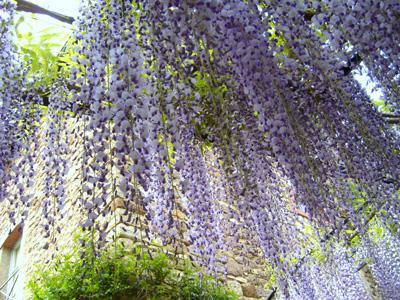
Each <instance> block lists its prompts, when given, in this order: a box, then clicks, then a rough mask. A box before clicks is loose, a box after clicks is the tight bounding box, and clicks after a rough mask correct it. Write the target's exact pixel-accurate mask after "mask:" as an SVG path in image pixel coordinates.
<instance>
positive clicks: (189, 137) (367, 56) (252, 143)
mask: <svg viewBox="0 0 400 300" xmlns="http://www.w3.org/2000/svg"><path fill="white" fill-rule="evenodd" d="M14 12H15V4H14V2H13V1H11V0H0V32H1V36H0V105H1V106H0V117H1V118H0V199H1V200H4V199H12V200H9V201H10V206H9V207H10V218H11V219H12V220H13V219H15V218H16V214H17V212H18V213H19V214H21V215H22V216H25V215H26V214H27V213H28V208H29V206H30V201H31V195H28V194H27V192H26V190H27V189H28V187H29V186H30V184H31V182H32V178H33V176H34V173H35V171H36V170H34V169H33V168H32V167H30V166H31V165H32V163H30V162H31V161H32V160H33V156H34V155H37V154H35V153H32V151H31V148H30V147H32V144H34V143H35V138H34V137H35V132H36V131H37V130H38V129H39V126H38V124H40V122H42V121H41V120H43V119H41V114H42V111H41V110H40V108H39V105H38V104H39V103H40V102H41V99H39V96H38V95H39V94H40V93H38V92H37V90H34V84H33V82H34V80H35V78H28V77H27V76H26V72H27V69H28V68H29V66H24V65H22V64H21V62H20V61H19V58H18V54H17V53H18V52H17V48H16V46H14V44H13V28H12V26H13V16H14ZM399 18H400V3H399V2H398V1H396V0H387V1H378V0H368V1H365V0H363V1H356V0H353V1H350V0H348V1H345V0H335V1H314V0H304V1H299V0H286V1H274V0H271V1H252V0H249V1H239V0H229V1H228V0H227V1H222V0H205V1H197V0H190V1H172V0H171V1H167V0H165V1H136V2H135V1H128V0H94V1H88V3H87V4H86V5H83V6H82V9H81V16H80V17H79V18H78V20H76V22H75V26H76V29H75V32H74V35H73V38H74V43H73V45H74V46H73V47H74V51H75V55H74V56H73V57H72V60H73V62H72V63H71V65H70V69H69V72H70V74H69V75H70V76H69V78H61V77H60V78H59V79H58V80H57V82H54V84H53V85H52V86H51V88H50V98H49V103H50V104H49V108H48V112H47V117H46V122H47V123H48V126H47V127H46V128H47V129H46V132H45V138H46V141H47V147H46V149H45V150H44V152H43V153H41V155H42V156H43V158H44V160H45V161H46V168H48V172H49V173H51V172H52V170H53V173H54V174H53V173H52V174H53V176H51V177H49V179H48V180H47V181H46V184H45V187H44V190H45V193H46V195H48V199H49V201H48V203H43V214H44V219H45V223H46V224H45V228H46V230H47V231H48V230H49V228H50V227H51V226H50V225H51V224H52V222H54V219H55V218H58V217H59V211H61V210H62V207H63V205H64V199H65V195H64V188H63V182H64V180H65V175H66V173H67V170H68V166H67V164H66V162H65V160H64V156H65V153H66V151H67V150H66V141H65V139H68V137H65V136H64V135H65V130H64V129H65V128H66V126H68V122H70V121H69V119H71V118H73V119H74V120H80V122H82V123H83V125H82V126H83V127H84V130H83V131H84V134H83V136H79V138H80V139H82V142H83V144H84V148H85V157H84V158H83V159H82V160H83V166H82V195H81V197H80V199H78V200H79V201H81V203H82V209H83V210H84V211H85V212H86V215H87V220H86V222H85V223H84V224H82V227H83V228H93V227H95V228H96V229H97V230H98V231H99V233H100V239H101V238H102V236H103V234H102V233H103V232H105V231H106V229H107V228H106V227H107V226H97V227H96V218H97V216H98V215H99V214H100V212H102V213H103V214H105V213H107V209H105V207H106V206H107V201H108V200H109V199H110V197H116V195H117V194H118V196H119V197H121V198H122V199H124V201H125V206H126V214H127V215H132V216H133V215H134V214H135V211H136V210H138V209H139V207H140V209H144V211H145V214H146V219H147V222H148V224H149V225H150V227H149V228H150V229H151V230H150V233H149V234H156V235H159V236H161V237H162V240H163V242H164V243H165V244H172V245H174V244H176V243H178V241H179V240H180V239H181V236H180V235H181V230H180V224H179V223H178V222H177V221H176V219H175V218H174V213H175V211H176V208H177V201H178V200H177V199H184V200H185V201H184V205H185V209H186V213H187V215H188V222H189V225H190V226H189V227H190V240H191V243H192V247H193V251H194V253H196V254H199V257H201V259H200V260H202V261H200V263H204V264H206V265H208V266H209V267H210V269H211V271H218V270H217V263H216V261H217V260H218V257H219V253H221V251H224V250H226V249H227V248H229V247H230V245H231V244H233V243H234V241H235V240H239V239H240V238H241V236H240V234H241V233H242V232H243V230H247V231H250V232H251V234H250V238H254V241H256V243H257V245H259V247H260V248H261V249H262V250H263V252H264V255H265V257H266V258H267V259H268V261H269V262H270V263H271V264H272V265H273V266H274V268H276V269H277V270H278V272H279V274H281V275H280V286H281V289H282V297H284V296H286V297H289V298H290V299H297V298H298V299H339V298H340V299H365V298H366V297H367V296H366V295H367V290H366V288H365V287H364V286H363V284H362V282H361V281H360V278H358V275H357V273H356V267H355V262H354V261H355V259H354V257H352V256H351V255H349V254H348V253H347V252H346V251H344V250H343V249H344V248H345V246H343V247H341V248H340V249H334V250H331V251H330V254H331V256H332V258H331V261H329V262H327V263H325V264H324V265H322V266H321V265H318V264H315V263H310V264H304V263H303V262H304V255H305V253H307V247H311V244H312V243H313V241H311V238H310V236H309V235H306V234H305V233H304V230H302V229H301V228H302V226H301V225H299V222H298V216H297V214H296V213H295V209H294V207H304V208H305V212H306V214H307V216H308V220H307V221H306V220H304V222H309V223H310V224H312V226H313V228H314V229H315V234H316V235H317V236H318V240H319V242H320V243H321V246H325V242H326V241H327V237H329V238H337V239H345V242H346V239H349V237H348V236H346V235H345V234H343V232H344V231H345V229H348V228H349V226H351V228H352V230H353V231H354V232H356V233H357V234H359V235H361V236H362V239H363V243H361V244H362V245H361V246H359V247H360V249H361V248H362V251H361V250H360V251H361V252H362V253H363V255H365V256H366V257H369V258H372V261H373V262H372V266H376V267H373V268H372V269H373V272H375V275H376V276H379V274H385V276H384V277H380V281H379V286H380V288H381V289H382V290H383V291H384V292H385V293H386V294H385V295H386V296H387V299H395V297H396V296H395V293H396V289H397V291H398V289H399V288H400V286H399V282H400V263H399V259H400V258H399V249H400V248H399V231H398V225H399V217H400V216H399V212H400V200H399V188H400V187H399V183H400V167H399V166H400V147H399V140H398V136H396V127H393V126H390V125H388V124H387V123H386V122H385V120H384V119H383V117H382V116H381V114H380V113H379V112H378V110H377V108H376V107H375V106H374V105H373V104H372V103H371V101H370V99H369V97H368V95H367V94H366V93H365V91H364V90H363V89H362V88H361V87H360V85H359V83H358V82H357V81H356V80H355V79H354V78H353V76H352V70H353V69H356V68H358V67H359V63H360V62H361V61H362V64H363V65H364V66H365V67H366V68H367V69H368V71H369V73H370V76H371V77H372V78H374V80H375V81H377V82H378V83H379V84H380V85H381V87H382V89H383V91H384V97H385V103H386V107H387V109H388V110H389V111H391V112H392V113H394V114H395V113H398V112H399V111H400V102H399V99H400V92H399V82H400V43H399V41H400V23H399V22H398V20H399ZM44 88H45V87H44ZM68 111H69V112H68ZM62 112H63V113H62ZM65 112H68V113H65ZM210 157H214V158H213V159H209V158H210ZM213 170H214V172H217V173H218V174H220V176H216V175H215V174H214V175H213ZM221 174H223V175H222V176H221ZM10 186H14V187H16V189H13V190H10V189H8V188H7V187H10ZM52 197H53V198H54V199H56V203H57V206H56V209H54V208H53V206H50V199H51V198H52ZM360 199H361V200H362V201H361V202H362V205H357V203H359V202H360ZM357 201H358V202H357ZM225 204H228V205H225ZM371 211H372V212H373V214H374V217H375V218H379V220H380V222H381V223H380V224H383V225H382V226H384V227H385V228H386V227H387V228H389V229H385V234H386V235H387V236H386V238H385V240H387V241H390V242H388V244H387V245H386V246H382V245H381V246H379V247H377V246H376V245H375V244H374V243H373V242H371V241H369V239H368V234H367V230H368V227H369V221H370V219H371V218H370V213H369V212H371ZM48 234H49V233H48ZM231 240H232V241H231ZM228 241H229V242H228ZM396 249H397V250H396ZM384 257H386V258H385V259H384ZM389 257H390V258H389ZM305 259H306V260H307V258H305ZM293 261H295V262H294V263H293ZM296 262H297V263H296ZM388 268H392V272H390V273H391V274H388V272H387V270H388ZM335 274H336V275H335ZM318 278H324V280H319V279H318ZM319 281H320V282H319ZM300 282H301V283H300ZM324 285H325V286H324ZM343 290H345V291H346V293H343Z"/></svg>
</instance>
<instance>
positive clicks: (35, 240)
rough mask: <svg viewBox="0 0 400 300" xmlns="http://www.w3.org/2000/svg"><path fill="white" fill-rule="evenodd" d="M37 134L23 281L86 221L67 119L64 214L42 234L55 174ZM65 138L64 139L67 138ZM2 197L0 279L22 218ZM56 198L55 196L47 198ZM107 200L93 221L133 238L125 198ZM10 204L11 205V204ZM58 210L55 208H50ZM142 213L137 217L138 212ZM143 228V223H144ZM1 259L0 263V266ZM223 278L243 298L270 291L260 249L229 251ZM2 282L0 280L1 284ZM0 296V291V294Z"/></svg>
mask: <svg viewBox="0 0 400 300" xmlns="http://www.w3.org/2000/svg"><path fill="white" fill-rule="evenodd" d="M42 127H43V128H42V130H41V131H40V132H39V134H38V136H36V138H35V143H34V144H33V145H32V148H31V150H30V151H31V153H32V154H35V155H34V169H35V177H34V182H33V185H32V186H31V187H30V188H29V189H28V190H27V191H26V193H28V194H31V195H33V198H32V199H33V200H32V206H31V208H30V210H29V214H28V215H27V216H26V219H25V222H24V227H23V235H22V251H23V252H22V253H23V256H22V257H23V263H22V265H23V270H22V272H21V274H25V276H24V277H23V278H22V280H23V282H24V283H25V284H26V282H27V281H28V280H29V277H30V275H31V274H32V272H33V270H34V267H35V265H36V264H38V263H46V262H47V261H48V260H50V259H51V257H52V255H54V254H55V253H58V252H60V251H68V245H71V243H72V242H73V237H74V233H75V232H76V231H77V228H78V227H79V225H80V224H82V223H83V222H84V220H85V219H86V216H85V214H84V210H83V208H82V203H81V201H79V199H80V198H81V196H82V172H81V166H82V159H83V151H84V148H83V142H82V138H81V137H82V126H81V124H79V123H78V122H70V123H68V126H67V127H66V130H65V131H66V132H65V136H64V137H63V138H62V139H63V140H64V141H65V142H66V153H65V160H66V162H67V164H66V166H67V170H68V172H67V173H66V176H65V178H64V183H63V185H64V190H65V195H66V199H65V205H64V207H63V208H61V213H63V214H64V217H63V218H57V217H56V218H55V220H54V222H53V224H52V227H53V228H51V230H50V232H51V234H50V236H49V237H45V233H44V230H43V226H44V222H43V213H42V210H43V207H42V205H43V202H44V201H45V198H46V196H45V192H44V183H45V180H46V178H47V177H48V176H54V174H46V171H45V170H46V168H45V165H44V164H45V161H44V160H43V155H41V154H43V153H45V152H43V151H44V150H45V147H46V141H45V140H44V138H43V136H42V135H43V131H44V130H45V127H44V126H42ZM67 136H68V138H65V137H67ZM8 188H9V192H10V195H11V196H10V197H17V196H16V195H17V194H16V193H15V187H14V186H11V185H10V186H9V187H8ZM2 200H3V201H1V202H0V246H1V245H3V246H2V250H1V253H0V268H1V269H0V281H1V280H2V279H4V278H5V275H6V273H7V271H6V270H5V267H4V264H6V263H7V260H8V258H7V255H8V250H7V249H8V248H10V247H12V245H4V241H6V240H7V238H8V237H9V235H10V232H12V231H13V230H14V229H15V228H16V226H17V225H18V223H19V222H20V219H21V214H22V211H21V210H18V209H17V211H16V212H17V213H16V222H15V224H13V223H12V222H10V219H9V216H8V212H9V209H10V206H11V207H12V208H13V209H14V206H15V202H14V201H12V200H13V199H2ZM50 200H51V201H53V202H54V207H55V206H56V205H55V201H56V199H50ZM110 201H111V202H112V203H110V208H111V213H110V214H107V215H106V216H105V217H103V216H101V215H99V217H98V219H97V220H96V221H97V222H98V223H99V224H101V223H105V222H110V223H112V222H114V224H113V226H112V228H113V229H112V230H111V231H110V233H113V234H116V235H117V237H118V238H119V239H120V240H121V241H125V242H126V241H132V240H133V239H134V237H135V234H137V232H138V231H137V230H134V229H133V228H134V224H132V221H131V222H128V221H127V220H126V219H124V216H123V212H124V211H125V210H124V201H123V199H118V198H114V199H112V200H111V198H110ZM13 203H14V204H13ZM54 209H56V208H54ZM177 215H178V216H180V217H179V218H180V219H181V221H182V222H185V220H186V217H185V215H184V214H183V213H182V212H180V213H179V214H177ZM139 217H140V216H139ZM142 229H143V228H142ZM240 242H241V243H243V245H244V246H246V247H248V249H251V248H252V244H251V242H250V241H246V240H241V241H240ZM189 251H190V244H189V243H188V242H187V241H184V242H183V243H182V249H181V250H180V253H181V255H182V256H187V255H188V253H189ZM2 264H3V265H2ZM225 268H226V272H227V275H226V278H225V280H226V282H227V283H228V284H229V285H230V286H231V287H232V288H233V289H234V290H235V291H236V292H237V293H238V294H239V295H240V296H241V299H267V297H268V295H269V293H270V291H265V290H264V289H263V286H264V284H265V282H266V281H267V279H268V278H266V276H265V274H264V271H263V267H262V254H261V252H260V250H259V249H254V248H253V249H252V251H249V252H248V256H247V257H242V256H239V255H238V253H237V252H236V251H235V250H233V251H232V252H230V253H227V261H226V262H225ZM0 285H1V284H0ZM25 298H29V293H25ZM0 299H2V298H1V296H0Z"/></svg>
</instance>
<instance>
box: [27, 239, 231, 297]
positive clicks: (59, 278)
mask: <svg viewBox="0 0 400 300" xmlns="http://www.w3.org/2000/svg"><path fill="white" fill-rule="evenodd" d="M184 265H185V267H184V269H183V271H178V270H176V269H175V265H174V264H173V263H172V261H171V260H170V259H169V257H168V256H167V255H166V254H164V253H162V252H161V251H157V252H152V253H151V255H149V253H148V252H147V251H146V250H143V249H140V248H135V249H133V250H132V251H129V252H128V251H127V250H125V249H124V248H123V247H122V246H121V245H119V246H118V245H113V247H112V248H108V249H106V250H104V251H102V253H101V254H99V255H96V254H95V252H94V250H93V249H92V248H90V247H88V248H86V249H82V248H80V247H79V246H74V247H73V249H72V250H71V251H70V253H68V254H63V255H59V256H57V257H56V258H55V259H54V260H53V262H52V263H51V265H50V267H46V268H43V267H40V266H38V268H37V270H36V272H35V275H34V276H33V277H32V279H31V280H30V282H29V284H28V287H29V289H30V291H31V292H32V294H33V299H65V300H67V299H68V300H72V299H82V300H83V299H122V300H129V299H138V300H148V299H149V300H150V299H165V300H168V299H171V300H172V299H173V300H175V299H185V300H186V299H191V300H200V299H204V300H205V299H216V300H234V299H237V296H236V295H235V294H234V293H233V292H232V291H230V290H229V289H227V288H226V287H224V286H221V285H220V284H219V283H217V282H216V281H215V280H214V278H212V277H210V276H208V275H205V274H201V273H199V272H198V270H196V269H194V268H193V267H191V266H190V264H189V263H188V262H187V261H186V262H185V263H184Z"/></svg>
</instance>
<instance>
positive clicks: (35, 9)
mask: <svg viewBox="0 0 400 300" xmlns="http://www.w3.org/2000/svg"><path fill="white" fill-rule="evenodd" d="M17 10H18V11H24V12H29V13H34V14H42V15H47V16H49V17H52V18H54V19H57V20H58V21H61V22H64V23H68V24H72V23H73V22H74V20H75V19H74V18H73V17H70V16H66V15H63V14H60V13H58V12H54V11H51V10H48V9H45V8H43V7H41V6H39V5H37V4H33V3H31V2H29V1H26V0H17Z"/></svg>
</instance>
